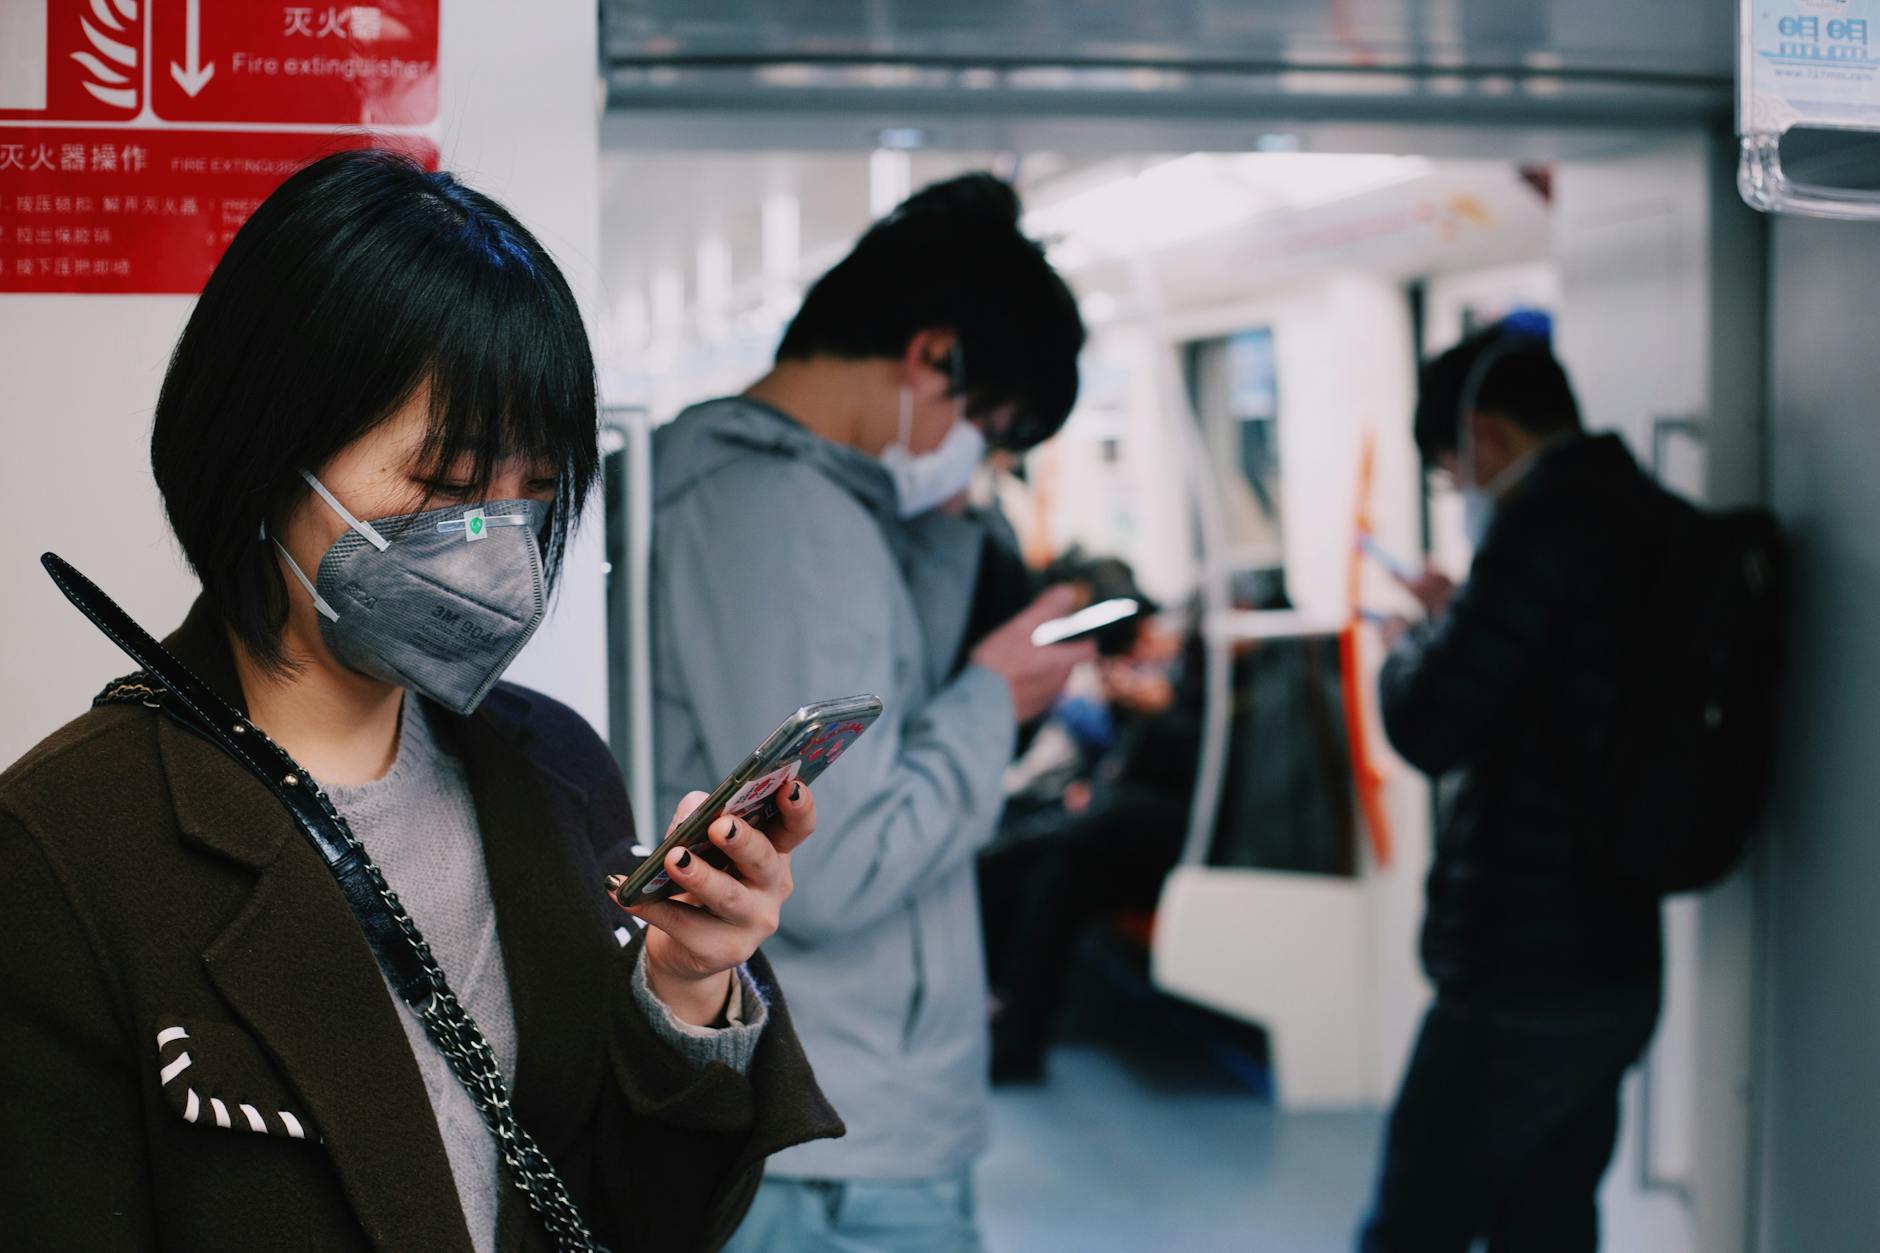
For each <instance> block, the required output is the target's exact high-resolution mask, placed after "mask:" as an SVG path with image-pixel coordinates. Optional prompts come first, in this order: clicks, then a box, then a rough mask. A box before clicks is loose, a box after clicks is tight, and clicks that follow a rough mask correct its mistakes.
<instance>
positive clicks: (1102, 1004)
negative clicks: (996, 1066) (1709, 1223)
mask: <svg viewBox="0 0 1880 1253" xmlns="http://www.w3.org/2000/svg"><path fill="white" fill-rule="evenodd" d="M1067 1001H1068V1004H1067V1007H1066V1014H1065V1019H1066V1022H1065V1031H1064V1033H1063V1039H1062V1041H1061V1042H1060V1043H1059V1044H1058V1046H1057V1047H1056V1048H1055V1049H1054V1050H1053V1051H1052V1053H1051V1055H1050V1061H1049V1068H1048V1076H1047V1078H1046V1080H1045V1081H1044V1082H1043V1083H1041V1084H1035V1085H1026V1086H1012V1087H1001V1088H998V1089H996V1090H995V1094H994V1099H993V1112H992V1147H991V1149H990V1151H989V1152H988V1153H987V1154H986V1156H985V1157H984V1158H982V1159H981V1161H980V1163H979V1168H978V1170H977V1172H976V1173H975V1181H976V1186H977V1191H978V1199H979V1212H980V1218H981V1225H982V1230H983V1232H984V1236H985V1243H986V1248H987V1251H988V1253H1153V1251H1155V1250H1177V1249H1179V1250H1183V1251H1184V1253H1350V1250H1352V1249H1353V1248H1354V1247H1355V1243H1356V1241H1355V1236H1356V1231H1357V1226H1358V1222H1359V1219H1360V1217H1361V1215H1362V1213H1363V1210H1364V1207H1365V1205H1366V1203H1367V1202H1368V1200H1369V1195H1370V1189H1371V1185H1372V1183H1373V1179H1374V1172H1375V1170H1376V1166H1377V1153H1378V1143H1379V1138H1380V1136H1381V1134H1382V1131H1383V1124H1384V1112H1383V1111H1382V1110H1381V1109H1364V1110H1349V1111H1337V1112H1318V1113H1298V1112H1287V1111H1283V1110H1281V1109H1279V1108H1278V1107H1277V1106H1275V1105H1274V1104H1273V1102H1272V1099H1271V1095H1270V1089H1269V1088H1268V1085H1267V1083H1266V1076H1265V1071H1264V1068H1263V1067H1262V1066H1261V1065H1260V1063H1259V1060H1258V1058H1257V1057H1252V1056H1249V1055H1248V1054H1247V1052H1246V1051H1245V1050H1243V1049H1242V1048H1241V1047H1240V1046H1241V1045H1243V1044H1244V1043H1245V1038H1244V1037H1243V1036H1241V1035H1239V1034H1237V1033H1236V1032H1235V1031H1234V1030H1232V1029H1231V1028H1227V1029H1226V1030H1225V1031H1223V1030H1222V1028H1224V1027H1225V1026H1226V1024H1223V1023H1222V1022H1221V1021H1220V1020H1218V1019H1213V1018H1212V1016H1209V1015H1201V1014H1197V1013H1196V1012H1195V1011H1193V1010H1192V1009H1190V1008H1188V1007H1186V1006H1184V1005H1181V1004H1178V1003H1176V1002H1173V1001H1170V1000H1169V999H1168V998H1165V997H1162V996H1160V995H1159V994H1157V993H1155V992H1154V991H1152V990H1151V989H1150V988H1149V986H1148V983H1147V977H1146V971H1145V970H1144V969H1143V963H1141V962H1140V961H1139V960H1138V959H1137V958H1136V956H1135V955H1132V954H1131V953H1129V952H1128V951H1127V947H1126V946H1124V945H1120V944H1117V943H1113V942H1100V943H1086V944H1085V945H1084V946H1083V948H1082V951H1081V952H1080V956H1079V961H1078V962H1077V965H1076V968H1075V971H1074V974H1073V977H1072V983H1071V988H1070V992H1069V995H1068V997H1067ZM1639 1096H1640V1093H1639V1090H1638V1087H1637V1077H1636V1075H1635V1076H1634V1077H1633V1079H1632V1080H1631V1081H1630V1082H1629V1083H1628V1085H1627V1092H1626V1094H1625V1099H1624V1105H1623V1107H1624V1109H1625V1110H1626V1116H1627V1120H1628V1122H1630V1121H1631V1120H1632V1119H1633V1118H1634V1117H1635V1114H1636V1111H1637V1110H1638V1108H1639V1103H1640V1102H1639ZM1600 1207H1601V1211H1602V1219H1603V1222H1602V1227H1603V1230H1604V1240H1603V1241H1602V1247H1603V1248H1605V1249H1606V1250H1608V1253H1641V1251H1644V1250H1652V1251H1653V1253H1660V1251H1664V1250H1678V1249H1691V1248H1694V1247H1695V1243H1694V1238H1693V1237H1692V1236H1691V1234H1690V1232H1689V1227H1688V1211H1687V1210H1685V1209H1684V1207H1683V1206H1682V1205H1681V1204H1679V1203H1678V1202H1676V1201H1675V1199H1673V1198H1671V1197H1667V1196H1665V1195H1663V1194H1662V1193H1658V1192H1656V1191H1654V1190H1649V1189H1645V1190H1642V1189H1641V1188H1640V1186H1639V1168H1638V1161H1637V1147H1636V1144H1635V1143H1634V1142H1633V1138H1632V1137H1630V1136H1628V1137H1624V1138H1622V1141H1621V1144H1620V1147H1619V1149H1618V1152H1617V1155H1616V1156H1615V1159H1614V1162H1613V1165H1612V1167H1611V1168H1610V1169H1609V1170H1608V1172H1607V1176H1606V1181H1605V1186H1604V1187H1603V1188H1602V1189H1601V1197H1600Z"/></svg>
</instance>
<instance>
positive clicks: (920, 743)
mask: <svg viewBox="0 0 1880 1253" xmlns="http://www.w3.org/2000/svg"><path fill="white" fill-rule="evenodd" d="M1018 209H1019V206H1018V200H1017V197H1016V195H1015V194H1014V193H1013V192H1012V190H1011V189H1010V188H1009V187H1007V186H1006V185H1005V184H1003V183H1001V182H999V181H997V180H996V179H994V178H992V177H991V176H989V175H983V174H981V175H969V176H966V177H964V178H959V179H955V180H953V181H951V182H948V183H942V184H938V185H936V186H933V187H929V188H927V189H925V190H923V191H921V192H920V193H918V194H916V195H915V196H914V197H912V198H911V199H910V200H908V201H907V202H906V203H905V204H903V205H901V206H900V207H899V208H897V209H896V210H895V211H894V212H893V213H891V214H889V215H888V216H887V217H886V218H884V219H882V220H881V221H880V222H878V223H876V224H875V225H874V226H873V227H872V228H870V230H869V231H868V232H867V233H866V234H865V235H864V236H863V237H862V239H861V241H860V242H859V243H858V244H857V245H856V247H855V249H854V251H853V252H851V253H850V254H849V256H848V257H847V258H846V259H844V260H843V261H842V262H840V263H839V264H838V265H837V266H836V267H835V268H834V269H832V270H831V271H830V272H829V273H827V274H826V275H824V276H823V277H822V278H821V279H820V280H819V281H818V282H817V283H816V285H815V286H814V287H813V288H812V289H811V290H810V293H809V295H808V296H807V298H806V299H805V301H804V304H803V307H802V309H801V310H800V311H799V312H798V314H797V316H796V318H795V320H794V321H793V322H792V323H791V325H790V327H789V329H788V331H787V332H786V333H785V335H784V338H783V342H782V345H781V346H780V348H779V350H778V353H777V361H776V364H775V367H774V368H773V369H772V370H771V372H770V373H768V374H767V375H765V376H764V377H763V378H761V379H759V380H758V381H757V382H756V383H754V384H753V385H752V386H751V387H750V389H749V390H748V391H746V392H745V393H744V394H743V395H741V396H736V397H729V398H726V399H722V400H716V401H711V402H708V403H706V404H702V405H698V406H695V407H693V408H692V409H690V410H688V411H687V412H686V413H684V414H682V415H680V417H679V418H678V420H677V421H675V422H674V423H672V424H671V425H670V426H668V427H666V428H664V429H662V430H661V431H660V432H659V434H658V435H657V437H656V439H655V444H654V456H655V460H654V483H655V493H654V494H655V501H654V511H655V513H654V517H655V523H654V553H653V585H652V610H653V647H654V665H653V673H654V675H655V676H656V677H655V702H656V711H655V715H656V718H657V720H658V722H657V735H656V740H657V751H658V776H659V785H660V790H661V804H662V805H673V804H676V802H677V801H678V799H679V796H680V794H681V793H682V791H683V790H684V789H685V788H687V787H690V786H692V785H693V784H694V783H695V782H696V781H697V780H698V779H700V778H717V777H719V776H721V775H723V774H725V773H726V772H727V770H728V769H730V768H731V767H732V766H734V765H736V764H737V763H738V762H739V761H740V760H741V759H742V758H743V757H744V756H745V755H746V754H748V753H749V752H750V751H751V748H752V746H753V745H755V744H756V743H757V742H758V741H759V740H760V739H762V737H763V735H764V733H765V732H766V731H768V730H769V729H770V727H771V726H772V725H773V724H774V723H775V722H776V720H777V719H778V718H779V717H781V716H783V715H784V714H785V713H787V712H788V711H790V710H791V709H794V708H796V707H797V706H799V705H801V704H803V703H805V702H806V701H811V700H818V699H823V698H827V697H831V696H840V695H846V694H848V693H853V692H863V691H867V692H873V693H875V694H877V695H879V696H880V697H881V699H882V702H883V704H884V706H885V708H886V712H885V714H884V715H883V717H882V718H881V720H880V721H879V722H878V723H877V724H876V725H875V727H874V728H873V729H872V730H871V731H870V732H869V733H868V734H867V735H865V736H863V737H861V738H860V739H859V740H857V741H856V743H855V745H854V747H853V748H852V749H851V750H850V751H849V752H848V753H847V754H845V756H844V757H843V759H842V761H841V762H840V763H839V764H838V765H837V766H835V767H834V768H832V769H831V770H830V771H829V772H828V773H827V774H826V775H824V776H823V777H822V778H821V779H820V780H818V782H817V785H816V792H817V802H818V808H819V811H820V815H821V823H820V830H819V832H818V836H817V839H816V840H815V841H814V842H813V843H812V844H811V845H806V846H805V851H804V852H803V853H799V854H798V860H797V861H796V864H795V866H794V877H795V895H794V897H793V898H792V901H791V907H790V909H789V911H788V912H787V913H785V915H784V917H783V919H782V924H781V927H780V929H779V931H778V933H777V935H776V937H775V939H774V940H772V941H771V943H770V944H768V945H767V946H766V954H767V956H769V957H770V959H771V960H772V962H773V963H774V964H775V965H776V967H777V968H778V970H779V974H780V978H781V980H782V981H783V982H784V983H785V984H786V985H787V986H788V987H789V988H790V1007H791V1013H792V1015H793V1017H794V1019H795V1023H796V1027H797V1030H798V1032H799V1034H800V1036H801V1038H802V1040H803V1042H804V1048H805V1051H806V1052H807V1053H808V1056H809V1059H810V1062H811V1064H812V1065H813V1066H814V1067H815V1069H816V1073H817V1075H818V1077H819V1079H820V1080H821V1081H822V1083H823V1085H824V1089H825V1091H826V1092H827V1093H828V1095H829V1098H830V1100H831V1102H832V1103H833V1104H834V1105H835V1106H836V1108H837V1111H838V1112H839V1113H840V1114H841V1115H842V1117H843V1119H844V1121H845V1122H846V1124H847V1127H848V1134H847V1136H846V1138H844V1139H842V1140H838V1141H831V1142H827V1143H823V1144H808V1145H803V1146H800V1147H798V1148H794V1149H790V1150H787V1151H785V1152H784V1153H781V1154H779V1155H778V1156H777V1157H775V1158H773V1159H772V1162H771V1166H770V1170H769V1174H768V1178H767V1179H766V1181H765V1183H764V1185H763V1187H762V1188H761V1189H760V1191H759V1194H758V1197H757V1201H756V1203H755V1205H754V1206H753V1208H752V1211H751V1215H750V1217H749V1218H748V1219H747V1220H746V1223H745V1225H744V1227H743V1228H742V1229H741V1230H740V1231H739V1233H738V1235H737V1237H735V1238H734V1240H733V1241H732V1243H731V1245H730V1246H729V1247H730V1248H732V1249H734V1250H771V1249H789V1250H813V1249H823V1248H828V1249H835V1248H841V1249H845V1250H852V1249H883V1250H896V1251H897V1253H898V1251H903V1250H907V1251H911V1250H933V1251H936V1253H938V1251H941V1250H972V1249H977V1248H978V1247H979V1239H978V1234H977V1224H976V1221H975V1218H974V1215H973V1204H972V1189H971V1183H970V1177H969V1172H970V1167H971V1164H972V1161H973V1159H974V1158H975V1157H976V1156H977V1155H978V1153H979V1152H980V1151H981V1150H982V1149H983V1147H984V1145H985V1143H986V1139H987V1099H988V1097H987V1089H986V1072H987V1060H986V988H985V974H984V962H983V957H982V954H981V951H980V930H979V922H978V916H977V911H978V905H977V899H976V894H975V890H974V877H973V864H974V860H973V859H974V854H975V853H976V852H977V851H978V850H979V848H980V847H981V846H983V845H984V844H985V843H986V841H987V840H988V839H989V838H990V836H991V834H992V831H993V828H994V826H995V824H996V822H997V819H998V815H999V811H1000V809H1001V807H1002V804H1003V795H1002V790H1001V787H1000V778H1001V774H1002V772H1003V771H1004V768H1005V766H1006V765H1007V764H1008V762H1009V760H1010V758H1011V755H1012V748H1013V742H1014V736H1015V732H1016V728H1017V726H1018V724H1019V723H1021V722H1024V721H1027V720H1029V719H1031V718H1033V717H1035V716H1037V715H1038V714H1041V713H1043V712H1044V711H1045V710H1046V709H1047V708H1049V706H1050V704H1051V703H1052V701H1053V700H1054V699H1055V698H1056V696H1057V695H1058V693H1059V691H1060V690H1061V689H1062V687H1063V684H1064V682H1065V680H1066V678H1067V677H1068V676H1069V673H1070V671H1071V669H1072V667H1073V666H1075V665H1076V664H1077V663H1078V662H1079V661H1081V660H1084V659H1085V658H1087V657H1089V656H1090V655H1091V654H1092V645H1090V644H1089V643H1087V642H1086V643H1065V644H1056V645H1049V646H1039V645H1036V644H1034V643H1033V642H1032V634H1033V632H1034V631H1035V630H1036V628H1037V627H1038V626H1039V625H1040V624H1041V623H1043V622H1045V621H1047V620H1049V619H1051V618H1054V617H1057V616H1060V615H1062V614H1064V613H1066V612H1068V611H1069V610H1070V609H1071V608H1072V607H1073V606H1072V603H1071V597H1070V593H1069V592H1068V590H1054V591H1052V592H1048V593H1046V594H1045V596H1043V597H1042V598H1040V599H1039V600H1038V601H1037V602H1036V603H1034V604H1033V605H1031V606H1030V607H1029V608H1028V609H1026V610H1025V611H1024V612H1023V613H1021V614H1019V615H1018V617H1016V618H1015V619H1014V620H1012V621H1011V622H1009V623H1006V624H1005V625H1003V626H1001V627H998V628H997V629H995V630H993V631H992V632H991V633H990V634H989V635H987V636H986V637H985V638H984V639H983V640H981V641H980V642H979V643H977V644H976V645H972V646H970V648H969V649H968V651H967V657H966V664H965V665H964V666H963V667H962V666H960V665H958V664H957V663H958V659H959V657H960V653H961V649H962V644H963V641H964V640H965V639H966V632H967V629H968V621H967V619H968V613H969V611H970V609H971V602H972V593H973V589H974V586H975V583H976V581H977V579H978V574H979V562H980V557H981V553H982V549H983V535H982V531H981V529H980V528H979V527H978V526H977V525H974V524H973V523H971V522H970V521H968V520H966V519H962V518H959V517H956V516H953V515H951V514H950V513H949V512H947V511H945V510H942V509H940V508H939V506H941V505H943V504H945V503H947V502H949V501H950V500H952V499H954V498H955V497H957V496H958V495H959V494H960V493H962V492H963V491H964V490H965V488H966V486H967V484H968V481H969V480H970V478H971V476H972V473H973V471H974V469H975V468H976V466H977V465H978V463H979V461H980V460H981V458H982V457H983V456H984V455H985V453H986V451H987V450H988V448H1005V449H1012V450H1023V449H1026V448H1029V447H1031V446H1033V445H1035V444H1037V443H1038V442H1040V441H1041V440H1043V439H1045V438H1047V437H1049V436H1050V435H1052V434H1053V433H1055V432H1056V430H1057V429H1058V428H1059V427H1060V426H1061V425H1062V424H1063V422H1064V420H1065V418H1066V417H1067V416H1068V415H1069V413H1070V409H1071V405H1072V402H1073V401H1074V399H1075V397H1076V393H1077V354H1078V351H1079V350H1080V349H1081V347H1082V345H1083V339H1084V331H1083V325H1082V322H1081V320H1080V319H1079V317H1078V313H1077V306H1076V301H1075V300H1074V298H1073V297H1072V295H1071V293H1070V291H1069V289H1068V288H1067V287H1066V286H1065V285H1064V283H1063V281H1062V280H1061V279H1060V278H1059V277H1058V275H1057V274H1056V273H1055V272H1054V271H1053V270H1052V269H1051V267H1050V265H1049V263H1048V262H1047V261H1046V260H1045V257H1044V254H1043V252H1042V250H1041V249H1040V248H1039V247H1038V246H1037V245H1036V244H1035V243H1033V242H1032V241H1030V240H1028V239H1026V238H1025V237H1024V235H1023V234H1022V233H1021V232H1020V230H1019V226H1018Z"/></svg>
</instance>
